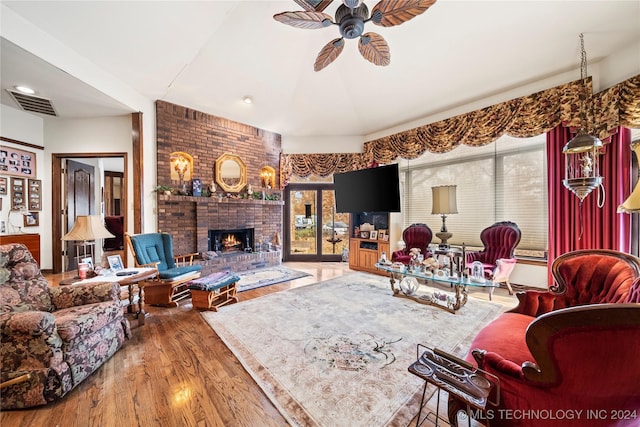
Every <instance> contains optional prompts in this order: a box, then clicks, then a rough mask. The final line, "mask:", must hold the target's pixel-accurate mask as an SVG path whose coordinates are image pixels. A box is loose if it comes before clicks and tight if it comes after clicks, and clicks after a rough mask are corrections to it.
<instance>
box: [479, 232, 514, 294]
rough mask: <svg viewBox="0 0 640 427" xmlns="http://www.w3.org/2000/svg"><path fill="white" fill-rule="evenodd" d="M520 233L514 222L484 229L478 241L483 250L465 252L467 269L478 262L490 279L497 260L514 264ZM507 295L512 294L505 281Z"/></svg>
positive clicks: (509, 285) (509, 286)
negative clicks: (480, 242) (480, 241)
mask: <svg viewBox="0 0 640 427" xmlns="http://www.w3.org/2000/svg"><path fill="white" fill-rule="evenodd" d="M521 235H522V233H521V232H520V228H518V225H517V224H516V223H515V222H511V221H501V222H496V223H495V224H493V225H491V226H489V227H487V228H485V229H484V230H482V232H481V233H480V240H482V244H483V245H484V249H483V250H482V251H480V252H473V251H470V252H467V267H471V263H472V262H474V261H480V262H481V263H482V266H483V267H484V273H485V276H486V277H487V278H492V276H493V273H494V271H495V270H496V266H497V264H498V263H497V262H496V261H497V260H499V259H502V260H505V262H506V263H515V257H514V253H513V252H514V250H515V248H516V246H518V243H520V237H521ZM506 283H507V288H508V289H509V294H510V295H512V294H513V290H512V289H511V284H510V283H509V281H508V279H507V280H506Z"/></svg>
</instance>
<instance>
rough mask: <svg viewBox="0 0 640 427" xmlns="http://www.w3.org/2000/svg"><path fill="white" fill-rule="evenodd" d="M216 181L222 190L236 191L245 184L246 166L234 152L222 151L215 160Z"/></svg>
mask: <svg viewBox="0 0 640 427" xmlns="http://www.w3.org/2000/svg"><path fill="white" fill-rule="evenodd" d="M216 183H217V184H218V185H219V186H220V188H221V189H222V190H223V191H227V192H230V193H237V192H239V191H240V190H242V188H244V186H245V185H247V168H246V166H245V165H244V162H243V161H242V159H241V158H240V157H238V156H236V155H235V154H229V153H224V154H223V155H222V156H220V157H218V159H217V160H216Z"/></svg>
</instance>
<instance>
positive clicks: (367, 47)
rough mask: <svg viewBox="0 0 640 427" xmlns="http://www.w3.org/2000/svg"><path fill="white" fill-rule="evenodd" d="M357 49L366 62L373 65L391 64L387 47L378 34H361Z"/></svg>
mask: <svg viewBox="0 0 640 427" xmlns="http://www.w3.org/2000/svg"><path fill="white" fill-rule="evenodd" d="M358 49H359V50H360V53H361V54H362V56H364V58H365V59H366V60H367V61H369V62H371V63H373V64H375V65H389V64H390V63H391V53H389V45H388V44H387V42H386V41H385V39H383V38H382V36H381V35H380V34H376V33H366V34H363V35H362V37H360V42H358Z"/></svg>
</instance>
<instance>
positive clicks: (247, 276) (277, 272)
mask: <svg viewBox="0 0 640 427" xmlns="http://www.w3.org/2000/svg"><path fill="white" fill-rule="evenodd" d="M238 276H239V277H240V280H239V281H238V284H237V286H238V292H242V291H248V290H249V289H255V288H259V287H262V286H268V285H274V284H276V283H282V282H288V281H290V280H295V279H299V278H301V277H305V276H310V274H309V273H305V272H304V271H299V270H294V269H292V268H288V267H284V266H282V265H278V266H276V267H268V268H260V269H257V270H250V271H244V272H242V273H238Z"/></svg>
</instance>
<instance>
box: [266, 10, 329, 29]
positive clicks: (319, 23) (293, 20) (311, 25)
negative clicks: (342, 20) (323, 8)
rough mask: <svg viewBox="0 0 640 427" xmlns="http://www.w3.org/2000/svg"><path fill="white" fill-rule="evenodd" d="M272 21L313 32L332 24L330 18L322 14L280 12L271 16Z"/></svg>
mask: <svg viewBox="0 0 640 427" xmlns="http://www.w3.org/2000/svg"><path fill="white" fill-rule="evenodd" d="M273 19H275V20H276V21H278V22H282V23H283V24H287V25H291V26H292V27H296V28H304V29H307V30H315V29H316V28H324V27H328V26H329V25H331V24H333V21H331V17H330V16H329V15H327V14H326V13H322V12H304V11H299V12H282V13H278V14H276V15H273Z"/></svg>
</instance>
